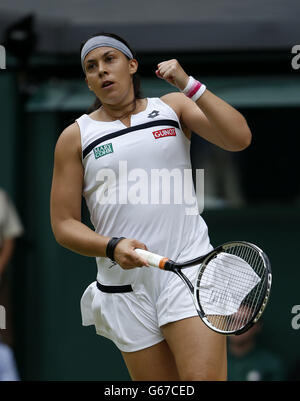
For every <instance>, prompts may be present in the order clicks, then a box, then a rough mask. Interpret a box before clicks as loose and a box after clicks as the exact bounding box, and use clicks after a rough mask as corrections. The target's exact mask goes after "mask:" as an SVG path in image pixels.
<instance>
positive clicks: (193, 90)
mask: <svg viewBox="0 0 300 401" xmlns="http://www.w3.org/2000/svg"><path fill="white" fill-rule="evenodd" d="M201 85H202V84H201V82H199V81H196V80H195V81H194V83H193V86H192V87H191V89H190V90H189V91H188V93H186V96H187V97H193V96H194V94H195V93H196V92H198V90H199V89H200V88H201Z"/></svg>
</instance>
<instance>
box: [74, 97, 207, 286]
mask: <svg viewBox="0 0 300 401" xmlns="http://www.w3.org/2000/svg"><path fill="white" fill-rule="evenodd" d="M76 121H77V123H78V125H79V128H80V133H81V144H82V163H83V167H84V184H83V197H84V198H85V201H86V204H87V207H88V210H89V212H90V219H91V222H92V224H93V226H94V228H95V231H96V232H97V233H99V234H100V235H105V236H110V237H120V236H123V237H126V238H134V239H137V240H139V241H141V242H143V243H144V244H145V245H146V246H147V248H148V250H149V251H151V252H155V253H158V254H160V255H162V256H167V257H169V258H171V259H172V260H174V261H179V260H182V261H183V260H189V259H192V258H194V257H196V256H199V255H201V254H204V253H206V252H208V251H210V250H211V249H212V246H211V245H210V242H209V237H208V233H207V226H206V223H205V222H204V220H203V219H202V217H201V216H200V215H199V212H198V205H197V199H196V194H195V190H194V187H193V183H192V174H191V161H190V141H189V139H188V138H187V137H186V136H185V134H184V133H183V131H182V129H181V125H180V122H179V119H178V116H177V114H176V113H175V111H174V110H173V109H172V108H171V107H170V106H169V105H167V104H166V103H165V102H163V101H162V100H161V99H159V98H148V99H147V107H146V109H145V110H144V111H142V112H140V113H138V114H134V115H132V116H131V126H130V127H129V128H127V127H126V126H125V125H124V124H123V123H122V122H121V121H120V120H116V121H112V122H103V121H96V120H93V119H92V118H91V117H89V116H88V115H87V114H84V115H82V116H81V117H80V118H78V119H77V120H76ZM96 262H97V267H98V273H97V280H98V281H99V282H100V283H102V284H105V285H124V284H129V283H135V282H136V281H137V280H143V271H145V270H148V269H146V268H135V269H129V270H124V269H122V268H121V267H120V266H119V265H118V264H116V263H114V262H112V261H111V260H110V259H109V258H106V257H97V258H96ZM154 270H156V269H153V271H154ZM157 271H158V273H160V272H159V269H157ZM160 275H161V273H160ZM157 276H158V275H157V273H156V272H153V278H154V279H155V280H157ZM161 276H162V275H161ZM148 279H149V274H147V280H148ZM150 284H151V283H150Z"/></svg>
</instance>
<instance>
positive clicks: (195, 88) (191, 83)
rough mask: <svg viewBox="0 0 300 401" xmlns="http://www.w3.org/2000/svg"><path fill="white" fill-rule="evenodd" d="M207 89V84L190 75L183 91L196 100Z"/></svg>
mask: <svg viewBox="0 0 300 401" xmlns="http://www.w3.org/2000/svg"><path fill="white" fill-rule="evenodd" d="M205 89H206V86H205V85H204V84H202V83H201V82H199V81H197V80H196V79H195V78H193V77H192V76H190V77H189V80H188V83H187V85H186V87H185V88H184V89H183V90H182V91H181V92H182V93H184V94H185V95H186V96H187V97H189V98H190V99H192V100H193V101H194V102H196V101H197V100H198V99H199V98H200V96H202V95H203V93H204V92H205Z"/></svg>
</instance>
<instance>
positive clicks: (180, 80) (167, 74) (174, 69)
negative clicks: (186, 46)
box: [155, 59, 189, 90]
mask: <svg viewBox="0 0 300 401" xmlns="http://www.w3.org/2000/svg"><path fill="white" fill-rule="evenodd" d="M155 74H156V76H157V77H158V78H161V79H164V80H165V81H167V82H168V83H169V84H171V85H174V86H176V87H177V88H178V89H179V90H183V89H184V88H185V87H186V85H187V83H188V81H189V76H188V75H187V73H186V72H185V71H184V69H183V68H182V67H181V65H180V64H179V62H178V61H177V60H175V59H172V60H167V61H162V62H161V63H159V64H158V65H157V70H156V71H155Z"/></svg>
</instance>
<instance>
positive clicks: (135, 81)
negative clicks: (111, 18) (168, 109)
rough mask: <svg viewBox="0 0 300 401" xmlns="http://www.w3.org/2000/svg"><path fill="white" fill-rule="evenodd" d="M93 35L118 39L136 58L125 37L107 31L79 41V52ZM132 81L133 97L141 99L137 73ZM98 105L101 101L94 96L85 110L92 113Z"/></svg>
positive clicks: (139, 81)
mask: <svg viewBox="0 0 300 401" xmlns="http://www.w3.org/2000/svg"><path fill="white" fill-rule="evenodd" d="M95 36H108V37H110V38H114V39H117V40H119V41H120V42H122V43H124V45H126V46H127V47H128V48H129V50H130V51H131V53H132V55H133V58H135V59H136V53H135V51H134V50H132V48H131V47H130V46H129V44H128V43H127V42H126V40H125V39H123V38H121V37H120V36H118V35H116V34H114V33H107V32H100V33H96V34H95V35H92V36H91V37H90V38H88V39H87V40H86V41H85V42H83V43H81V46H80V52H81V50H82V48H83V46H84V45H85V43H86V42H87V41H88V40H89V39H91V38H94V37H95ZM125 57H127V56H126V55H125ZM127 58H128V57H127ZM128 60H129V58H128ZM132 82H133V88H134V97H135V99H141V98H142V97H143V95H142V91H141V80H140V77H139V75H138V74H137V73H135V74H134V75H133V77H132ZM100 106H101V101H100V99H98V98H97V97H96V99H95V101H94V103H93V104H92V105H91V106H90V107H89V109H88V110H87V112H88V113H92V112H93V111H95V110H97V109H98V108H99V107H100Z"/></svg>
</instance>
